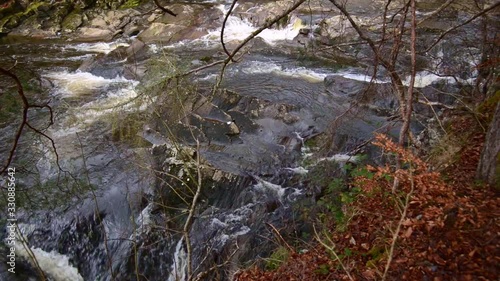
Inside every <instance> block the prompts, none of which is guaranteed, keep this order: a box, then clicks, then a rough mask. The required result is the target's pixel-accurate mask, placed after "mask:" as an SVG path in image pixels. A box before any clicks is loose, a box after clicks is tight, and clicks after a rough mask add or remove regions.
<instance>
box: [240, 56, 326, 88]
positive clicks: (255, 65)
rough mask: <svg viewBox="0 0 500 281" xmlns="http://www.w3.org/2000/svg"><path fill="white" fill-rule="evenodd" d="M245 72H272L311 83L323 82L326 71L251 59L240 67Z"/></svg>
mask: <svg viewBox="0 0 500 281" xmlns="http://www.w3.org/2000/svg"><path fill="white" fill-rule="evenodd" d="M241 71H242V72H243V73H246V74H266V73H272V74H275V75H280V76H283V77H292V78H300V79H304V80H307V81H309V82H311V83H318V82H323V80H324V79H325V77H327V76H328V75H329V74H328V73H322V72H318V71H315V70H312V69H307V68H305V67H296V68H284V67H283V66H280V65H278V64H276V63H274V62H262V61H252V62H250V63H249V64H248V65H247V66H246V67H244V68H243V69H241Z"/></svg>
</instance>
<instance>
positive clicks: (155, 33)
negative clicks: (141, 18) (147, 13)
mask: <svg viewBox="0 0 500 281" xmlns="http://www.w3.org/2000/svg"><path fill="white" fill-rule="evenodd" d="M185 28H186V27H185V26H182V25H176V24H164V23H159V22H155V23H152V24H151V25H150V26H149V27H148V28H147V29H146V30H144V31H143V32H141V33H140V34H139V36H138V38H139V39H140V40H141V41H143V42H146V43H151V42H165V43H167V42H170V43H171V38H172V36H173V35H175V34H176V33H178V32H180V31H181V30H183V29H185Z"/></svg>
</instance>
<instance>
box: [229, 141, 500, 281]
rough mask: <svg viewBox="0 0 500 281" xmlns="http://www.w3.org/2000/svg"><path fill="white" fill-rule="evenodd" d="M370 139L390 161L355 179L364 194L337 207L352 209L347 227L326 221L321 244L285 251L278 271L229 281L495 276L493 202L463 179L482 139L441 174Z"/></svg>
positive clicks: (254, 270) (408, 153)
mask: <svg viewBox="0 0 500 281" xmlns="http://www.w3.org/2000/svg"><path fill="white" fill-rule="evenodd" d="M374 144H375V145H376V146H378V147H380V148H381V149H382V150H383V151H384V155H385V156H386V157H387V158H388V159H389V160H388V161H387V164H386V165H385V166H379V167H373V166H368V167H367V170H368V171H369V173H368V174H363V175H361V176H357V177H355V178H354V180H353V182H352V183H351V185H352V186H351V187H352V188H354V187H359V188H361V189H362V192H361V193H359V195H358V196H357V198H356V200H354V201H353V202H352V203H350V204H346V205H345V206H343V209H344V210H351V213H353V214H355V215H354V216H352V217H350V219H349V221H348V222H347V227H346V228H345V231H339V230H338V229H337V228H335V226H334V225H333V226H327V229H326V231H322V232H319V233H320V234H318V235H317V240H318V241H320V242H322V243H317V244H315V245H314V246H312V247H310V249H309V250H308V251H307V252H306V253H303V254H298V253H291V255H290V257H289V258H288V259H287V261H286V262H285V263H283V265H282V266H281V267H280V268H278V269H277V270H275V271H265V270H262V269H260V268H259V267H254V268H251V269H247V270H245V271H242V272H240V273H238V274H237V275H236V277H235V279H236V280H239V281H246V280H350V279H352V280H381V279H386V280H436V281H438V280H497V278H498V264H500V257H499V250H498V242H499V241H498V233H499V227H498V222H497V220H498V217H499V212H498V206H499V200H498V198H497V196H496V194H495V192H493V191H491V190H490V189H488V188H487V187H484V186H476V185H475V183H474V181H473V178H472V177H467V176H466V174H472V175H473V174H474V170H473V167H475V166H477V162H478V159H479V151H480V150H481V144H482V138H481V136H478V137H475V138H474V137H473V138H472V141H471V144H470V145H469V146H466V147H464V148H463V149H462V151H460V158H459V159H458V161H457V162H456V163H455V164H454V165H452V166H450V167H448V168H447V170H446V171H444V172H443V173H442V174H440V173H438V172H433V171H431V169H430V167H429V166H428V164H427V163H425V162H424V161H422V160H421V159H419V158H418V157H416V156H415V155H414V154H413V153H412V152H411V151H409V150H407V149H404V148H402V147H400V146H398V145H397V144H395V143H394V142H393V141H391V140H390V139H389V138H388V137H386V136H383V135H377V136H376V140H375V142H374ZM390 160H392V161H390ZM394 160H398V161H400V163H401V165H394V163H395V162H394ZM398 166H399V167H400V168H396V167H398ZM471 169H472V170H471ZM443 176H445V177H446V178H447V180H446V181H444V180H443ZM395 181H396V182H397V185H396V186H395V185H394V182H395ZM353 210H354V211H353ZM322 244H323V245H322ZM325 245H326V246H328V247H325ZM328 248H330V249H328ZM333 252H335V254H333ZM336 256H337V257H339V259H340V260H341V262H342V266H341V264H340V263H339V261H338V260H337V259H336Z"/></svg>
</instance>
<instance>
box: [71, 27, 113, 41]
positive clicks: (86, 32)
mask: <svg viewBox="0 0 500 281" xmlns="http://www.w3.org/2000/svg"><path fill="white" fill-rule="evenodd" d="M114 35H115V33H114V32H113V31H111V30H109V29H100V28H94V27H82V28H80V29H78V34H77V36H76V39H77V40H79V41H87V42H88V41H110V40H111V39H113V36H114Z"/></svg>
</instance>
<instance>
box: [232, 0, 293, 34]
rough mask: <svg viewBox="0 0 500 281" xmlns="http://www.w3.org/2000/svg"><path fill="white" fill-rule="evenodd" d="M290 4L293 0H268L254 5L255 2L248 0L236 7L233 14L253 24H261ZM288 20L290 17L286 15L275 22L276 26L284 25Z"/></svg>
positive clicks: (279, 13)
mask: <svg viewBox="0 0 500 281" xmlns="http://www.w3.org/2000/svg"><path fill="white" fill-rule="evenodd" d="M292 4H293V1H291V0H279V1H270V2H269V3H265V4H263V5H255V3H250V2H248V3H244V4H241V5H239V6H238V7H236V9H235V10H234V13H233V14H234V15H235V16H238V17H240V18H241V19H245V20H248V21H249V22H250V23H252V24H253V25H254V26H261V25H263V24H265V23H266V20H268V19H272V18H274V17H276V16H278V15H281V14H282V13H283V12H284V11H285V10H287V9H288V8H289V7H290V6H291V5H292ZM289 20H290V17H289V16H286V17H285V18H283V20H281V21H280V22H278V23H277V25H278V26H277V27H278V28H280V27H284V26H286V25H287V24H288V22H289Z"/></svg>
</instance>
